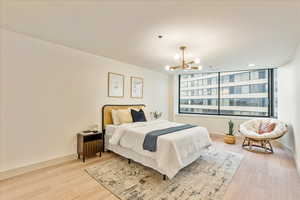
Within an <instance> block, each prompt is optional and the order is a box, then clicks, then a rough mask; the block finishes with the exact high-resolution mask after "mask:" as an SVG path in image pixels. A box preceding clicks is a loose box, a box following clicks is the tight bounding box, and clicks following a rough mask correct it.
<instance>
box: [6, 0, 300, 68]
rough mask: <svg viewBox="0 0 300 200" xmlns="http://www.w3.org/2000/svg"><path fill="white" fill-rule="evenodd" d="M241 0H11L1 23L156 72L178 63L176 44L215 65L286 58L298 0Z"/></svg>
mask: <svg viewBox="0 0 300 200" xmlns="http://www.w3.org/2000/svg"><path fill="white" fill-rule="evenodd" d="M219 2H222V3H219ZM246 2H249V1H247V0H244V1H243V0H235V1H227V0H223V1H216V0H199V1H189V0H186V1H183V0H181V1H156V0H155V1H153V0H152V1H144V0H140V1H132V0H131V1H128V0H123V1H120V0H119V1H117V0H111V1H95V0H94V1H92V0H91V1H87V0H85V1H83V0H81V1H79V0H64V1H62V0H61V1H58V0H57V1H53V0H52V1H48V0H40V1H38V0H23V1H20V0H19V1H15V0H10V1H7V2H6V4H4V6H3V7H2V8H3V9H2V26H4V27H5V28H7V29H10V30H14V31H17V32H20V33H24V34H28V35H31V36H34V37H37V38H40V39H43V40H47V41H51V42H55V43H58V44H62V45H65V46H69V47H72V48H76V49H80V50H83V51H86V52H90V53H93V54H97V55H101V56H106V57H110V58H113V59H116V60H119V61H122V62H126V63H130V64H134V65H138V66H142V67H147V68H150V69H154V70H159V71H164V66H165V65H167V64H176V63H175V62H174V58H173V56H174V55H175V54H176V53H178V47H179V46H180V45H187V46H188V51H189V52H190V53H192V54H193V55H194V56H197V57H200V58H201V60H202V63H201V64H202V65H203V66H204V67H208V66H213V67H214V69H222V70H229V69H241V68H249V67H248V64H250V63H254V64H257V65H258V66H259V67H265V66H280V65H282V64H284V63H286V62H288V61H289V59H291V56H292V55H293V52H294V50H295V48H296V46H297V44H298V43H299V41H300V25H299V19H300V4H299V3H300V0H298V1H296V0H295V1H286V0H285V1H284V0H282V1H279V0H277V1H276V0H260V1H255V0H254V1H253V0H252V1H251V3H246ZM282 2H284V3H282ZM160 34H161V35H163V38H162V39H158V37H157V36H158V35H160Z"/></svg>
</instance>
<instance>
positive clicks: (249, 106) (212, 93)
mask: <svg viewBox="0 0 300 200" xmlns="http://www.w3.org/2000/svg"><path fill="white" fill-rule="evenodd" d="M274 74H275V75H276V69H259V70H248V71H234V72H216V73H195V74H184V75H179V113H199V114H215V115H241V116H261V117H269V116H276V113H277V112H276V111H277V109H276V105H277V100H276V99H277V98H276V92H274V91H276V88H277V87H276V80H275V79H276V76H274ZM274 94H275V95H274Z"/></svg>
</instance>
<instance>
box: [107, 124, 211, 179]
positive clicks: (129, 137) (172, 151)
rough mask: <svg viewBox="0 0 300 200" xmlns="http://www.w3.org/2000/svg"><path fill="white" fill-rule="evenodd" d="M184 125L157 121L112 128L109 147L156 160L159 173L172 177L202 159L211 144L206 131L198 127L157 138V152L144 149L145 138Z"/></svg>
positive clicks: (108, 130) (109, 129) (108, 128)
mask: <svg viewBox="0 0 300 200" xmlns="http://www.w3.org/2000/svg"><path fill="white" fill-rule="evenodd" d="M179 125H182V124H179V123H175V122H170V121H167V120H154V121H148V122H137V123H130V124H122V125H119V126H109V127H107V131H106V132H110V134H111V137H110V139H109V144H110V145H120V146H121V147H124V148H127V149H130V150H131V151H134V152H136V153H138V154H140V155H143V156H145V157H149V158H151V159H153V160H155V161H156V163H157V166H158V168H159V169H160V171H163V172H165V174H166V175H167V176H168V177H169V178H172V177H174V176H175V175H176V173H177V172H178V171H179V170H180V169H182V168H183V167H185V166H186V165H188V164H190V163H191V162H193V161H194V160H196V159H197V158H198V157H199V155H200V154H199V153H200V152H201V151H202V150H203V149H204V148H206V147H208V146H210V145H211V140H210V137H209V134H208V131H207V129H206V128H203V127H195V128H190V129H185V130H182V131H177V132H174V133H170V134H166V135H162V136H159V137H158V141H157V151H156V152H150V151H147V150H144V149H143V142H144V138H145V135H146V134H147V133H149V132H150V131H153V130H158V129H164V128H169V127H174V126H179Z"/></svg>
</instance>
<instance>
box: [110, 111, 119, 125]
mask: <svg viewBox="0 0 300 200" xmlns="http://www.w3.org/2000/svg"><path fill="white" fill-rule="evenodd" d="M111 118H112V121H113V124H114V125H120V124H121V122H120V119H119V116H118V110H111Z"/></svg>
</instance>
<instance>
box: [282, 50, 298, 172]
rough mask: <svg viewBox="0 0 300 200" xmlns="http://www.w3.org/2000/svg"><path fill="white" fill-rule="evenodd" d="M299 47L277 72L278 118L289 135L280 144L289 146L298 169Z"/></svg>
mask: <svg viewBox="0 0 300 200" xmlns="http://www.w3.org/2000/svg"><path fill="white" fill-rule="evenodd" d="M299 74H300V46H298V49H297V50H296V53H295V56H294V59H293V60H292V61H291V62H290V63H289V64H287V65H286V66H282V67H281V68H280V69H279V72H278V83H279V88H278V103H279V105H278V116H279V119H281V120H283V121H286V122H288V123H289V131H290V132H289V134H288V135H287V136H285V137H284V138H282V140H281V141H282V142H283V143H284V144H285V145H287V146H289V147H290V148H291V149H292V150H293V152H294V154H295V161H296V163H297V166H298V170H299V167H300V117H299V116H300V105H299V103H300V78H299ZM299 172H300V171H299Z"/></svg>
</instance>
